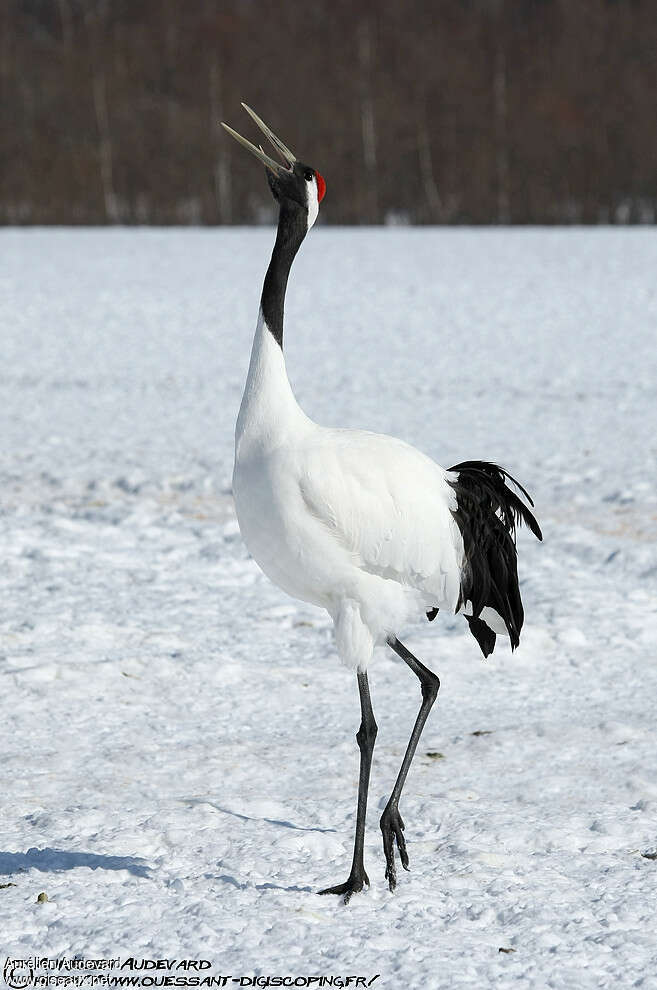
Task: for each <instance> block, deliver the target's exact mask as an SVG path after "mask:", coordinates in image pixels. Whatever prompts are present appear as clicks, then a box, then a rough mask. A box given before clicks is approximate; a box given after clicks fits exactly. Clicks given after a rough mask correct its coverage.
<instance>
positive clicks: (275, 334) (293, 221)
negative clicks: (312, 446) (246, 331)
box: [235, 203, 309, 458]
mask: <svg viewBox="0 0 657 990" xmlns="http://www.w3.org/2000/svg"><path fill="white" fill-rule="evenodd" d="M306 232H307V219H306V213H305V211H304V210H301V208H300V207H296V206H295V204H293V203H291V204H289V205H288V204H286V205H283V206H281V212H280V216H279V219H278V233H277V235H276V244H275V245H274V251H273V253H272V256H271V261H270V263H269V268H268V269H267V274H266V276H265V283H264V285H263V288H262V298H261V300H260V314H259V317H258V326H257V328H256V332H255V337H254V338H253V348H252V350H251V363H250V364H249V373H248V375H247V379H246V385H245V387H244V395H243V396H242V404H241V406H240V411H239V416H238V417H237V426H236V429H235V444H236V448H235V452H236V458H237V457H239V456H244V457H246V456H248V452H249V450H251V449H253V448H254V447H255V448H256V449H261V448H262V446H263V444H264V445H265V446H266V445H267V444H276V443H278V442H279V441H280V437H281V435H282V434H283V433H284V432H285V431H286V430H287V429H288V428H291V429H293V430H295V431H296V432H297V433H298V431H299V430H300V429H301V428H302V427H303V424H304V423H308V422H309V420H308V418H307V417H306V416H305V415H304V413H303V412H302V411H301V409H300V408H299V406H298V404H297V401H296V399H295V398H294V394H293V392H292V388H291V387H290V383H289V381H288V377H287V371H286V369H285V358H284V356H283V305H284V302H285V289H286V287H287V279H288V275H289V274H290V268H291V267H292V262H293V261H294V256H295V255H296V253H297V251H298V250H299V247H300V245H301V242H302V241H303V239H304V237H305V236H306Z"/></svg>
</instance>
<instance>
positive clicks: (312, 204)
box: [306, 175, 319, 230]
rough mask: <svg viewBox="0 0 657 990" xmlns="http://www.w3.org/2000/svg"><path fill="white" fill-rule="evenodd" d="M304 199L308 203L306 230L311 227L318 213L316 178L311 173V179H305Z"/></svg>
mask: <svg viewBox="0 0 657 990" xmlns="http://www.w3.org/2000/svg"><path fill="white" fill-rule="evenodd" d="M306 200H307V203H308V230H310V228H311V227H312V225H313V224H314V222H315V220H316V219H317V214H318V213H319V199H318V197H317V179H316V178H315V176H314V175H313V177H312V179H306Z"/></svg>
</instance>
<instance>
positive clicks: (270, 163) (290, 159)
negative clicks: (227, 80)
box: [221, 103, 296, 175]
mask: <svg viewBox="0 0 657 990" xmlns="http://www.w3.org/2000/svg"><path fill="white" fill-rule="evenodd" d="M242 106H243V107H244V109H245V110H246V112H247V113H248V114H249V116H250V117H251V118H252V119H253V120H254V121H255V122H256V124H257V125H258V127H259V128H260V130H261V131H262V133H263V134H264V135H265V137H266V138H267V140H268V141H270V142H271V144H272V145H273V147H274V148H275V150H276V151H277V152H278V154H279V155H280V156H281V158H282V159H283V162H284V165H280V164H279V163H278V162H277V161H275V160H274V159H273V158H270V157H269V155H268V154H266V152H264V151H263V150H262V148H256V146H255V144H251V142H250V141H247V140H246V138H243V137H242V135H241V134H238V133H237V131H234V130H233V128H232V127H229V126H228V124H224V122H223V121H222V122H221V126H222V127H223V128H225V130H227V131H228V133H229V134H230V135H231V136H232V137H234V138H235V140H236V141H239V143H240V144H241V145H243V146H244V147H245V148H246V150H247V151H250V152H251V154H252V155H255V156H256V158H257V159H258V161H261V162H262V164H263V165H265V166H266V167H267V168H268V169H270V171H272V172H273V173H274V175H282V174H283V173H284V172H291V171H292V166H293V165H294V163H295V162H296V157H295V156H294V155H293V154H292V152H291V151H290V149H289V148H288V147H286V146H285V145H284V144H283V142H282V141H281V139H280V138H279V137H276V135H275V134H274V132H273V131H272V130H271V129H270V128H269V127H267V125H266V124H265V122H264V120H261V119H260V117H259V116H258V114H257V113H254V112H253V110H252V109H251V107H247V105H246V103H243V104H242Z"/></svg>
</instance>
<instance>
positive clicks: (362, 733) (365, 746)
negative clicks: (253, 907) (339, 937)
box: [319, 670, 377, 904]
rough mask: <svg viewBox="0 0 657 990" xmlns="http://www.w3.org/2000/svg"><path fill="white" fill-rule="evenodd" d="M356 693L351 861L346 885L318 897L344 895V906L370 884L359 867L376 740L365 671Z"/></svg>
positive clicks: (362, 672)
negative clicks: (355, 795)
mask: <svg viewBox="0 0 657 990" xmlns="http://www.w3.org/2000/svg"><path fill="white" fill-rule="evenodd" d="M358 691H359V693H360V711H361V723H360V729H359V730H358V732H357V733H356V742H357V743H358V748H359V749H360V777H359V781H358V810H357V812H356V837H355V840H354V858H353V862H352V864H351V873H350V874H349V879H348V880H347V881H346V883H341V884H338V886H337V887H327V888H326V890H320V892H319V893H320V894H344V903H345V904H348V903H349V900H350V898H351V895H352V894H355V893H357V892H358V891H359V890H362V889H363V884H367V886H368V887H369V885H370V881H369V877H368V876H367V873H366V872H365V866H364V863H363V844H364V842H365V815H366V812H367V791H368V788H369V785H370V769H371V767H372V752H373V750H374V740H375V739H376V731H377V730H376V722H375V721H374V712H373V711H372V702H371V700H370V686H369V683H368V680H367V673H366V672H365V671H360V670H359V671H358Z"/></svg>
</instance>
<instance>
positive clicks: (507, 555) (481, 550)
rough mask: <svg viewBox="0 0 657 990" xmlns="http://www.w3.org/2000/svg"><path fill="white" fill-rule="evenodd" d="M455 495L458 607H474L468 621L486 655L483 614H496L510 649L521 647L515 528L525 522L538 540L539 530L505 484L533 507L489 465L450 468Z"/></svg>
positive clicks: (488, 634)
mask: <svg viewBox="0 0 657 990" xmlns="http://www.w3.org/2000/svg"><path fill="white" fill-rule="evenodd" d="M450 471H453V472H454V473H455V474H456V475H457V477H456V479H455V480H454V481H450V482H449V484H450V485H451V486H452V488H453V489H454V491H455V493H456V503H457V508H456V510H455V511H454V513H453V515H454V518H455V520H456V523H457V525H458V527H459V530H460V532H461V536H462V538H463V548H464V560H463V566H462V568H461V593H460V596H459V602H458V607H459V608H460V607H461V605H462V604H463V603H464V602H471V603H472V616H470V617H467V618H468V623H469V626H470V631H471V632H472V635H473V636H474V637H475V639H476V640H477V642H478V643H479V646H480V648H481V651H482V653H483V654H484V656H488V654H489V653H492V652H493V649H494V647H495V633H494V632H493V631H492V630H491V629H490V627H489V626H487V625H486V623H485V622H484V620H482V619H481V618H480V615H481V612H482V609H484V608H486V607H489V608H492V609H494V610H495V611H496V612H497V614H498V615H499V616H500V618H501V619H502V621H503V622H504V624H505V626H506V629H507V632H508V634H509V639H510V640H511V648H512V649H515V648H516V646H518V643H519V642H520V631H521V629H522V623H523V619H524V614H523V608H522V601H521V598H520V589H519V587H518V567H517V554H516V542H515V535H516V526H517V525H520V524H521V523H524V524H525V525H526V526H528V527H529V529H530V530H531V531H532V533H533V534H534V536H536V538H537V539H539V540H542V539H543V536H542V534H541V529H540V526H539V525H538V523H537V521H536V519H535V517H534V515H533V514H532V512H531V511H530V510H529V508H528V507H527V506H526V505H525V503H524V502H523V501H522V500H521V499H520V498H519V497H518V495H516V493H515V492H514V491H512V490H511V488H509V486H508V485H507V484H506V481H507V479H508V480H509V481H510V482H511V483H512V484H513V485H515V486H516V487H517V488H518V490H519V491H520V492H521V493H522V494H523V495H524V497H525V498H526V499H527V501H528V502H529V504H530V505H531V506H532V507H533V505H534V503H533V502H532V500H531V498H530V496H529V494H528V493H527V492H526V491H525V489H524V488H523V487H522V485H520V484H519V483H518V482H517V481H516V480H515V479H514V478H512V477H511V475H510V474H508V472H507V471H505V470H504V469H503V468H501V467H498V466H497V465H496V464H489V463H488V462H487V461H463V463H462V464H456V465H455V466H454V467H453V468H450Z"/></svg>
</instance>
